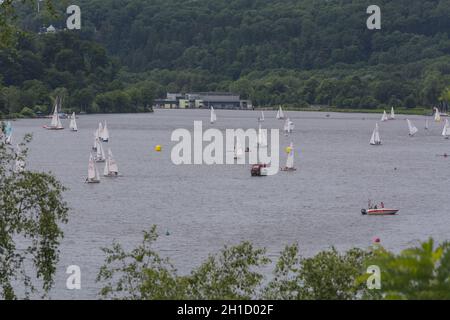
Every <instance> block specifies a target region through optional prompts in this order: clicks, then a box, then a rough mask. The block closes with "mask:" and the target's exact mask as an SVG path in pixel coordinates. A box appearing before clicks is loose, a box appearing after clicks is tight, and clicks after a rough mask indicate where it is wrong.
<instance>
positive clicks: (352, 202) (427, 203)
mask: <svg viewBox="0 0 450 320" xmlns="http://www.w3.org/2000/svg"><path fill="white" fill-rule="evenodd" d="M288 113H289V117H290V118H291V120H293V122H294V124H295V131H294V133H293V134H292V135H291V137H290V138H286V137H284V136H283V135H281V136H280V140H281V145H280V148H281V149H282V148H283V147H285V146H287V145H288V144H289V142H290V141H291V140H292V141H293V142H294V145H295V148H296V152H297V155H296V159H295V162H296V167H297V169H298V170H297V171H296V172H294V173H286V172H280V173H278V174H277V175H275V176H271V177H265V178H252V177H250V168H249V166H248V165H214V166H206V165H189V166H188V165H181V166H175V165H173V164H172V162H171V160H170V151H171V147H172V146H173V145H174V143H172V142H171V141H170V136H171V133H172V131H173V130H174V129H177V128H186V129H189V130H192V128H193V121H194V120H203V125H204V128H209V127H211V125H210V124H209V111H207V110H156V111H155V113H154V114H126V115H89V116H80V117H79V119H78V127H79V132H78V133H72V132H70V131H69V130H64V131H61V132H52V131H47V130H44V129H42V128H41V126H42V125H43V124H44V123H45V122H46V120H42V119H39V120H20V121H17V122H15V123H14V124H13V125H14V134H15V138H16V139H17V138H18V136H20V135H23V134H25V133H29V132H31V133H33V135H34V139H33V142H32V143H31V146H30V154H29V155H30V157H29V161H28V166H29V168H32V169H34V170H43V171H51V172H53V173H54V174H55V175H56V176H57V177H58V178H59V179H60V180H61V181H62V183H63V184H64V185H65V186H67V187H68V188H69V191H67V192H66V193H65V199H66V200H67V201H68V203H69V205H70V207H71V211H70V220H69V223H68V224H67V225H66V226H64V231H65V238H64V240H63V242H62V245H61V262H60V266H59V269H58V274H57V278H56V286H55V289H54V290H53V291H52V298H54V299H58V298H64V299H66V298H68V299H70V298H83V299H94V298H96V297H97V293H98V291H99V285H98V284H96V283H95V277H96V275H97V273H98V270H99V267H100V266H101V264H102V263H103V259H104V256H103V254H102V252H101V250H100V248H101V247H104V246H109V245H110V244H111V242H112V241H113V239H116V240H118V241H119V242H121V243H122V244H123V245H124V247H126V248H132V247H133V246H134V245H136V244H137V243H138V242H139V241H140V240H141V238H142V234H141V231H142V230H143V229H148V228H150V226H151V225H153V224H156V225H158V227H159V232H160V234H161V237H160V239H159V240H158V242H157V245H156V246H157V248H158V250H159V251H160V252H161V254H162V255H164V256H169V257H170V258H171V260H172V261H173V262H174V264H175V266H176V267H177V269H178V270H179V272H180V273H183V274H185V273H188V272H189V271H190V270H191V269H192V268H194V267H195V266H197V265H198V264H199V263H200V262H201V261H202V260H204V259H205V258H206V257H207V255H208V254H210V253H215V252H217V251H218V250H220V249H221V248H222V247H223V245H225V244H227V245H232V244H237V243H239V242H240V241H243V240H250V241H252V242H253V243H254V244H255V245H257V246H263V247H266V248H267V249H268V254H269V255H270V256H271V257H274V258H276V256H277V254H278V252H279V251H280V250H282V248H283V247H284V246H285V245H287V244H291V243H294V242H298V243H299V246H300V248H301V253H302V254H303V255H312V254H314V253H316V252H317V251H319V250H322V249H326V248H329V247H330V246H335V247H337V248H338V249H341V250H344V249H348V248H350V247H353V246H358V247H362V248H365V247H367V246H369V245H370V242H371V238H372V237H374V236H378V237H380V238H381V241H382V243H383V245H385V246H386V247H387V248H389V249H393V250H400V249H402V248H404V247H406V246H409V245H413V244H415V243H416V241H417V240H425V239H426V238H427V237H429V236H433V237H435V238H436V239H438V240H444V239H448V233H449V231H450V225H449V222H450V213H449V208H450V197H449V196H448V190H449V175H448V169H449V165H450V159H445V158H443V157H437V156H436V155H437V154H443V153H445V152H446V153H450V141H448V140H444V139H443V138H442V137H441V136H440V133H441V130H442V124H435V123H433V124H432V126H431V130H429V131H428V132H427V131H425V130H423V127H424V125H425V119H426V118H425V117H419V116H411V117H409V118H410V119H411V120H412V121H413V122H414V123H415V125H416V126H417V127H418V128H419V133H418V134H417V135H416V136H415V137H413V138H410V137H408V128H407V123H406V121H404V119H405V117H404V116H398V118H399V119H398V120H395V121H388V122H385V123H380V134H381V138H382V140H383V145H382V146H377V147H374V146H370V145H369V139H370V135H371V133H372V130H373V128H374V125H375V122H376V121H378V120H379V118H380V117H379V115H362V114H333V113H332V114H330V115H331V116H330V118H326V117H325V114H324V113H305V112H288ZM217 116H218V121H217V123H216V124H215V125H214V126H213V127H216V128H219V129H223V130H224V129H227V128H230V129H232V128H243V129H247V128H257V121H256V119H257V118H258V116H259V112H256V111H255V112H252V111H222V110H218V111H217ZM265 116H266V120H265V122H264V123H263V127H264V128H279V129H282V127H283V125H284V121H279V120H276V119H274V118H275V112H265ZM103 120H107V122H108V128H109V130H110V134H111V139H110V142H109V143H107V144H104V146H105V149H106V150H107V148H108V147H110V148H111V149H112V151H113V153H114V156H115V158H116V160H117V162H118V165H119V169H120V171H121V172H122V174H123V176H122V177H120V178H117V179H110V180H108V179H106V178H103V179H102V182H101V183H100V184H99V185H87V184H84V183H83V182H84V179H85V177H86V174H87V162H88V158H89V152H90V148H91V146H92V142H93V141H92V140H93V131H94V129H95V128H96V127H97V125H98V122H99V121H103ZM65 122H67V123H65V126H66V127H68V120H66V121H65ZM431 123H432V121H430V124H431ZM157 144H161V145H162V146H163V152H161V153H157V152H154V151H153V148H154V146H155V145H157ZM281 157H282V158H281V163H284V161H285V155H284V154H282V156H281ZM98 168H99V170H100V172H103V164H100V165H99V166H98ZM395 168H397V170H395ZM369 198H371V199H373V200H376V201H384V203H385V204H386V206H390V207H397V208H400V212H399V215H398V216H394V217H368V216H362V215H361V214H360V210H361V208H363V207H365V206H366V205H367V200H368V199H369ZM166 230H169V231H170V236H166V235H165V231H166ZM71 264H76V265H79V266H80V267H81V271H82V289H81V290H78V291H69V290H67V289H66V288H65V283H66V277H67V275H66V274H65V269H66V267H67V266H68V265H71Z"/></svg>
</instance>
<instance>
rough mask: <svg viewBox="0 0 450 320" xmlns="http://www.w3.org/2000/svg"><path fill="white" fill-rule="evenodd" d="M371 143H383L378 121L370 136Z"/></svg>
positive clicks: (374, 144)
mask: <svg viewBox="0 0 450 320" xmlns="http://www.w3.org/2000/svg"><path fill="white" fill-rule="evenodd" d="M370 144H371V145H373V146H379V145H381V138H380V132H379V128H378V123H376V124H375V129H374V130H373V132H372V137H371V138H370Z"/></svg>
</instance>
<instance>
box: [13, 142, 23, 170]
mask: <svg viewBox="0 0 450 320" xmlns="http://www.w3.org/2000/svg"><path fill="white" fill-rule="evenodd" d="M22 156H23V155H22V150H21V149H20V146H19V145H17V146H16V162H15V164H14V172H15V173H20V172H23V171H24V170H25V161H24V160H23V159H22Z"/></svg>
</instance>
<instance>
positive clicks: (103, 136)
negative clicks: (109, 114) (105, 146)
mask: <svg viewBox="0 0 450 320" xmlns="http://www.w3.org/2000/svg"><path fill="white" fill-rule="evenodd" d="M100 138H101V139H102V140H103V142H108V141H109V130H108V125H107V124H106V121H105V125H104V126H103V129H102V131H101V135H100Z"/></svg>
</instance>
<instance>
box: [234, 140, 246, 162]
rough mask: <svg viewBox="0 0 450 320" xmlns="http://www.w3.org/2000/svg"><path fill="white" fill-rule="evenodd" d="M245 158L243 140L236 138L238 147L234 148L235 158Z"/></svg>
mask: <svg viewBox="0 0 450 320" xmlns="http://www.w3.org/2000/svg"><path fill="white" fill-rule="evenodd" d="M243 156H244V149H243V148H242V144H241V140H240V139H239V137H238V136H237V137H236V145H235V147H234V158H235V159H240V158H242V157H243Z"/></svg>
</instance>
